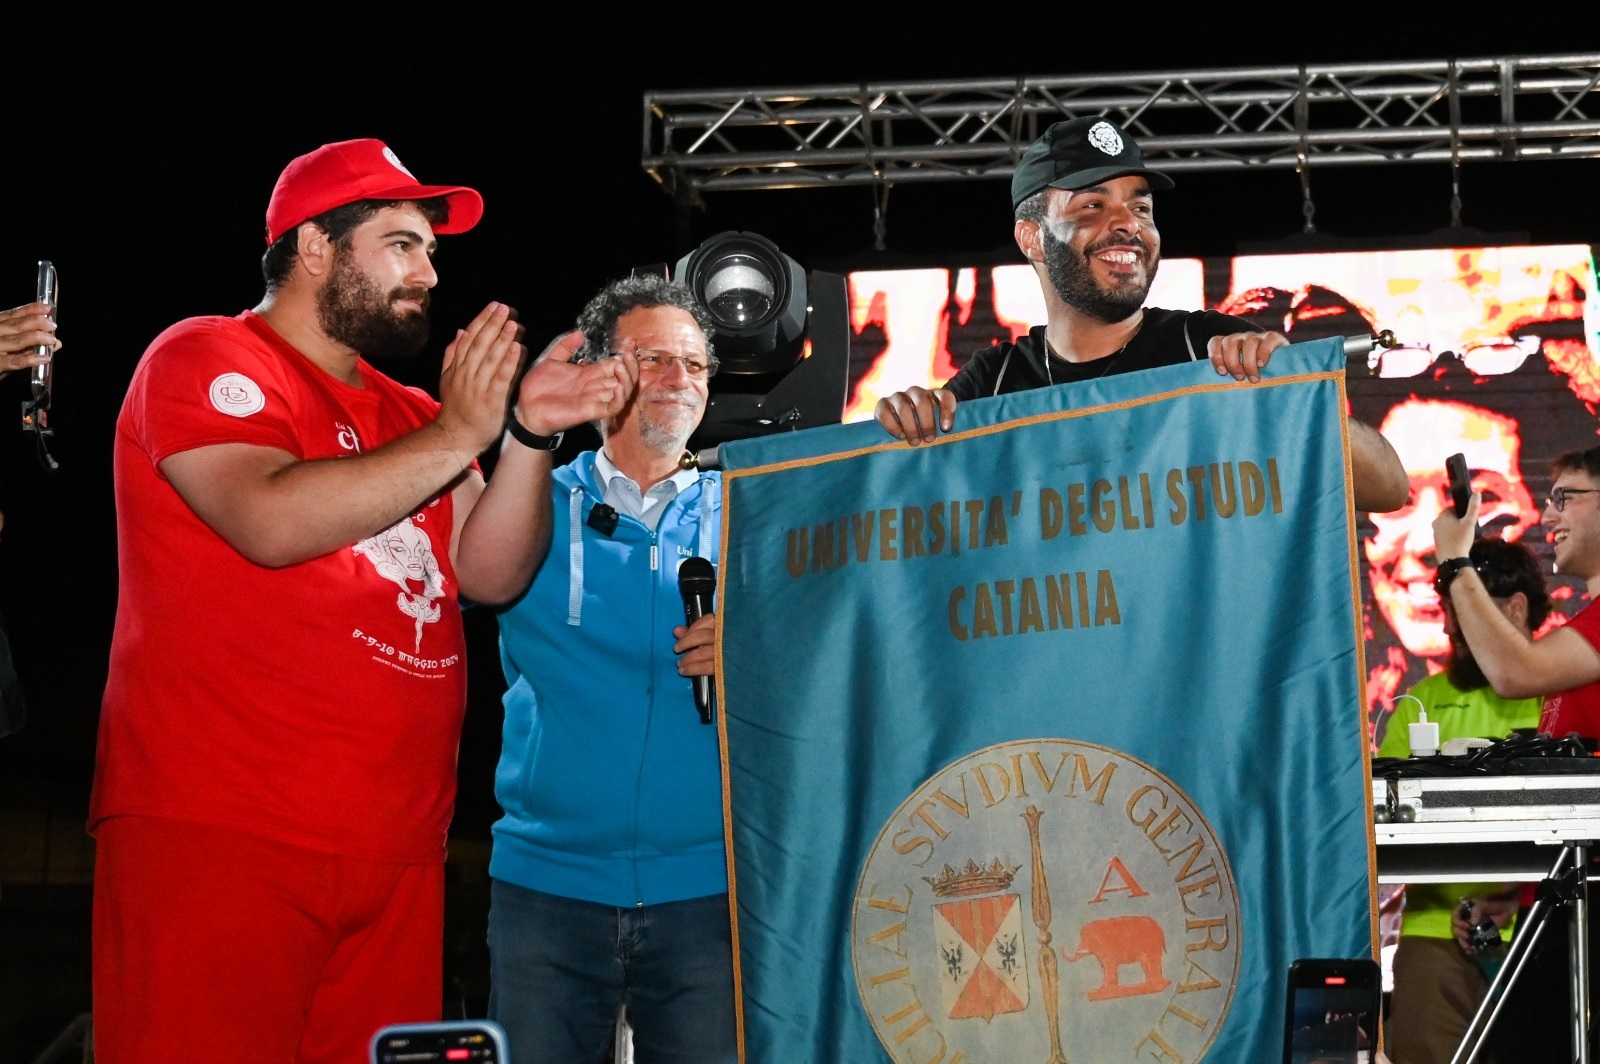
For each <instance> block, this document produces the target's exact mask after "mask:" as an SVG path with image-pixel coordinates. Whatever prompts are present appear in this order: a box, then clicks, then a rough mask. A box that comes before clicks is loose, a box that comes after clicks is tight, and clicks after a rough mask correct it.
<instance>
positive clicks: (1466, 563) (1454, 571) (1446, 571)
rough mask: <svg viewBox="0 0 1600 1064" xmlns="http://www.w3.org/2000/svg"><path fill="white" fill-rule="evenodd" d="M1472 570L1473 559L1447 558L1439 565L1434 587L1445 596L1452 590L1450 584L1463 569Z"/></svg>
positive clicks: (1434, 576)
mask: <svg viewBox="0 0 1600 1064" xmlns="http://www.w3.org/2000/svg"><path fill="white" fill-rule="evenodd" d="M1470 568H1472V559H1471V558H1466V557H1462V558H1446V559H1445V560H1444V561H1442V562H1440V563H1439V566H1438V568H1437V569H1435V570H1434V574H1433V586H1434V587H1435V588H1436V589H1437V590H1438V592H1439V594H1441V595H1443V594H1445V593H1446V592H1447V591H1449V590H1450V584H1451V583H1452V582H1453V581H1454V580H1455V578H1456V576H1457V575H1458V574H1459V573H1460V572H1461V570H1463V569H1470Z"/></svg>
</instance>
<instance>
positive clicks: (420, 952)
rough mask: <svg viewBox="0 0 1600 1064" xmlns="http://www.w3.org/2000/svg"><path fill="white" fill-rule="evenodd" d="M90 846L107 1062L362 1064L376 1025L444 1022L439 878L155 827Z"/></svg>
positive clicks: (200, 831)
mask: <svg viewBox="0 0 1600 1064" xmlns="http://www.w3.org/2000/svg"><path fill="white" fill-rule="evenodd" d="M95 837H96V840H97V843H98V845H97V853H96V859H95V877H94V1042H95V1058H96V1060H98V1061H100V1062H101V1064H172V1062H174V1061H181V1060H217V1061H228V1064H365V1062H366V1060H367V1043H368V1041H369V1040H370V1039H371V1037H372V1034H373V1032H374V1031H376V1030H377V1029H378V1028H379V1027H381V1026H383V1025H385V1024H390V1023H405V1022H423V1021H427V1020H434V1019H437V1018H438V1017H439V1010H440V1003H441V998H442V994H443V938H444V871H443V866H441V865H401V864H383V863H378V862H373V861H365V860H359V859H356V858H351V857H341V856H337V855H333V854H324V853H318V852H316V851H314V850H307V849H302V848H300V847H298V846H290V845H287V844H285V843H281V842H274V841H273V840H271V839H267V838H263V837H261V836H257V835H252V834H249V833H248V832H243V831H236V830H233V829H230V828H220V827H210V826H207V825H204V824H191V823H186V822H183V821H175V820H161V819H157V818H153V817H140V816H123V817H113V818H111V819H109V820H106V821H103V822H102V823H101V824H100V825H99V826H98V827H97V829H96V831H95Z"/></svg>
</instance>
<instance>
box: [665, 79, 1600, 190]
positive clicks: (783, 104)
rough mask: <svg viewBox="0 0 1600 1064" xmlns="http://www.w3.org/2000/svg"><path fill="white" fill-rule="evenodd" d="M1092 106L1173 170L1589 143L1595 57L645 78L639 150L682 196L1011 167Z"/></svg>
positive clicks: (887, 181)
mask: <svg viewBox="0 0 1600 1064" xmlns="http://www.w3.org/2000/svg"><path fill="white" fill-rule="evenodd" d="M1589 112H1592V113H1593V117H1591V114H1590V113H1589ZM1098 114H1105V115H1109V116H1111V117H1113V118H1115V119H1116V120H1117V121H1119V122H1120V123H1122V124H1123V125H1124V126H1125V127H1126V128H1127V129H1129V130H1130V131H1131V132H1132V133H1133V134H1134V135H1135V136H1136V137H1137V138H1138V139H1139V143H1140V145H1141V146H1142V147H1143V148H1144V152H1145V159H1146V161H1147V162H1149V163H1150V164H1152V165H1153V166H1155V167H1157V168H1159V169H1162V170H1168V171H1174V172H1176V171H1198V170H1238V169H1251V168H1255V169H1267V170H1276V169H1296V168H1302V172H1305V171H1309V170H1312V169H1318V168H1322V167H1329V166H1356V165H1376V164H1387V163H1438V162H1444V163H1452V164H1454V165H1459V164H1460V163H1461V162H1464V161H1473V160H1511V159H1555V158H1590V157H1593V156H1596V155H1600V55H1595V54H1588V55H1541V56H1513V57H1507V58H1500V59H1459V60H1434V61H1428V62H1385V63H1339V64H1328V65H1317V66H1264V67H1250V68H1242V69H1236V70H1216V69H1212V70H1205V69H1202V70H1189V71H1178V72H1171V73H1147V74H1085V75H1076V76H1069V77H1052V78H1020V79H1015V80H1004V79H983V80H970V81H907V82H885V83H882V84H859V85H816V86H799V87H794V88H778V89H728V90H721V91H675V92H649V93H646V94H645V97H644V150H643V157H642V163H643V166H644V169H645V170H646V171H647V172H648V173H649V174H650V175H651V176H652V177H654V178H655V179H656V180H657V181H659V182H660V183H661V185H662V186H663V187H664V188H665V189H666V190H667V191H668V192H669V193H672V194H673V195H676V196H683V197H686V198H689V199H695V198H698V197H699V195H700V194H701V193H704V192H708V191H720V190H733V189H776V188H827V187H832V186H841V185H882V186H888V185H896V184H906V183H910V182H922V181H969V180H974V179H979V178H1003V177H1009V176H1010V174H1011V171H1012V168H1013V166H1014V165H1015V162H1016V160H1017V158H1018V156H1019V155H1020V154H1021V152H1022V151H1023V149H1024V148H1026V147H1027V145H1028V143H1029V142H1030V141H1032V140H1033V139H1034V138H1035V137H1037V136H1038V135H1039V133H1040V132H1041V131H1042V130H1043V129H1044V128H1045V127H1046V126H1047V125H1049V124H1050V123H1051V122H1054V121H1057V120H1059V119H1063V118H1072V117H1076V116H1079V115H1098Z"/></svg>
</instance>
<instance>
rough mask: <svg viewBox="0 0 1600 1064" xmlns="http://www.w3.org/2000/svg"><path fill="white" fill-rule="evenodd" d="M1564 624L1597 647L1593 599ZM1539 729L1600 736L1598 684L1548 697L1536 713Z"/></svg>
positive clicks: (1599, 620) (1599, 624)
mask: <svg viewBox="0 0 1600 1064" xmlns="http://www.w3.org/2000/svg"><path fill="white" fill-rule="evenodd" d="M1567 627H1568V628H1570V629H1572V630H1573V631H1574V632H1577V633H1578V634H1579V635H1581V636H1583V638H1585V639H1587V640H1588V641H1589V645H1590V646H1592V647H1594V648H1596V649H1597V650H1600V610H1597V609H1595V604H1594V603H1593V602H1591V603H1589V605H1587V606H1585V607H1584V608H1583V609H1581V610H1579V611H1578V613H1577V615H1576V616H1575V617H1573V618H1572V620H1570V621H1568V622H1567ZM1539 730H1540V731H1541V732H1543V733H1544V734H1546V735H1555V736H1562V735H1566V734H1567V733H1568V732H1577V733H1578V734H1579V735H1582V736H1585V737H1586V738H1590V739H1593V738H1600V683H1588V684H1584V685H1583V686H1582V687H1574V688H1573V689H1572V690H1570V691H1562V692H1561V693H1560V694H1556V695H1550V696H1549V697H1547V698H1546V699H1545V700H1544V711H1543V712H1542V713H1541V714H1540V715H1539Z"/></svg>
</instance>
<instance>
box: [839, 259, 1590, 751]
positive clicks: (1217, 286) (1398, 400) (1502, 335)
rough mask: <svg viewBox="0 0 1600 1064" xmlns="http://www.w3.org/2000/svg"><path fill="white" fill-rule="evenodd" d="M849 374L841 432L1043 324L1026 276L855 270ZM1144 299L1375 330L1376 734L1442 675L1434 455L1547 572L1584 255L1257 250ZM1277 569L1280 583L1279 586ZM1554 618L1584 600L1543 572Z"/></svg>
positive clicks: (1369, 622)
mask: <svg viewBox="0 0 1600 1064" xmlns="http://www.w3.org/2000/svg"><path fill="white" fill-rule="evenodd" d="M849 285H850V326H851V335H852V339H851V380H850V393H849V400H848V405H847V408H846V412H845V418H846V420H862V419H865V418H869V417H871V416H872V410H873V407H874V406H875V405H876V403H877V401H878V399H879V397H880V396H882V395H884V394H887V393H889V392H893V391H895V390H898V389H901V388H905V387H907V386H909V385H912V384H920V385H923V386H932V385H935V384H939V383H942V382H943V381H945V380H946V379H948V378H949V377H950V376H951V375H952V374H954V373H955V371H956V370H957V369H959V368H960V367H961V366H962V365H964V364H965V362H966V360H967V359H968V358H970V357H971V354H972V352H973V351H974V350H976V349H978V348H980V347H983V346H985V345H988V344H993V343H996V342H999V341H1000V340H1002V339H1010V338H1014V337H1016V336H1018V335H1020V334H1021V333H1023V332H1025V331H1026V330H1027V329H1028V328H1029V327H1030V326H1032V325H1035V324H1040V323H1042V322H1043V320H1044V307H1043V301H1042V297H1041V296H1040V292H1039V285H1038V281H1037V280H1036V278H1035V276H1034V273H1033V270H1032V268H1031V267H1029V266H1027V265H1022V264H1018V265H1007V266H998V267H960V266H952V267H950V268H941V269H915V270H878V271H861V272H857V273H852V274H850V275H849ZM1149 304H1150V305H1152V306H1165V307H1175V308H1179V309H1200V308H1210V309H1215V310H1220V311H1223V312H1225V313H1230V314H1235V315H1238V316H1240V317H1243V318H1247V319H1249V320H1250V321H1252V322H1254V323H1256V324H1258V325H1261V326H1263V327H1266V328H1271V329H1276V330H1278V331H1281V332H1285V333H1287V334H1288V336H1289V337H1290V339H1292V340H1310V339H1317V338H1319V337H1323V336H1330V335H1359V334H1363V333H1371V332H1375V331H1377V330H1379V329H1391V330H1393V331H1394V333H1395V334H1396V338H1397V340H1398V341H1399V344H1398V346H1397V347H1395V348H1394V349H1392V350H1389V351H1386V352H1383V353H1382V354H1381V355H1380V356H1379V357H1377V358H1372V359H1369V358H1366V357H1362V358H1358V359H1353V360H1352V361H1351V363H1350V366H1349V376H1348V383H1349V395H1350V403H1351V411H1352V414H1353V416H1355V417H1356V418H1358V419H1359V420H1361V421H1364V422H1366V423H1367V424H1369V425H1373V426H1376V427H1378V428H1379V429H1381V430H1382V431H1383V433H1384V434H1385V436H1387V437H1388V439H1389V440H1390V442H1391V443H1392V444H1393V445H1394V447H1395V449H1396V450H1397V451H1398V452H1399V454H1400V457H1401V460H1402V462H1403V463H1404V465H1405V467H1406V469H1407V471H1408V473H1410V475H1411V498H1410V501H1409V503H1408V505H1407V506H1406V507H1405V508H1404V509H1402V510H1400V511H1397V512H1395V513H1391V514H1379V515H1375V516H1370V517H1369V516H1367V515H1362V517H1361V520H1360V522H1359V524H1358V528H1357V536H1358V538H1359V551H1360V556H1361V560H1362V596H1363V616H1364V619H1365V624H1366V633H1367V645H1366V663H1367V669H1368V677H1367V679H1368V684H1367V699H1368V707H1367V708H1368V710H1369V712H1370V713H1371V715H1372V719H1373V723H1374V725H1375V731H1374V742H1376V741H1378V740H1379V739H1380V738H1381V735H1382V726H1383V723H1384V718H1385V716H1386V714H1387V709H1388V707H1389V706H1390V704H1391V703H1392V702H1393V700H1394V698H1395V696H1396V695H1398V694H1401V693H1404V691H1405V690H1406V689H1408V688H1409V687H1410V686H1411V685H1412V684H1414V683H1416V682H1417V681H1418V680H1421V679H1422V678H1423V677H1424V676H1426V675H1428V674H1429V673H1432V672H1437V671H1438V670H1439V669H1441V668H1443V667H1444V661H1445V655H1446V652H1447V650H1448V641H1447V639H1446V638H1445V635H1444V628H1443V613H1442V610H1441V608H1440V605H1439V598H1438V596H1437V595H1436V594H1435V593H1434V590H1433V572H1434V561H1435V559H1434V557H1433V554H1432V550H1433V534H1432V528H1431V524H1432V521H1433V517H1434V515H1435V514H1436V513H1438V512H1439V509H1440V508H1441V507H1442V506H1443V505H1444V504H1445V500H1446V499H1447V498H1448V491H1447V489H1446V487H1445V475H1444V460H1445V457H1446V456H1447V455H1449V454H1452V453H1454V452H1456V451H1461V452H1463V453H1465V454H1466V456H1467V461H1468V465H1469V467H1470V468H1471V469H1472V473H1473V483H1474V486H1475V487H1476V488H1477V489H1478V490H1480V491H1482V492H1483V493H1484V504H1483V514H1484V517H1483V521H1484V524H1485V525H1486V527H1487V528H1488V529H1489V530H1490V531H1493V532H1497V533H1499V534H1501V535H1503V536H1505V537H1506V538H1508V539H1523V540H1524V541H1525V542H1527V543H1528V545H1529V546H1530V547H1531V548H1533V550H1534V551H1535V553H1537V554H1538V555H1539V556H1540V558H1541V559H1542V560H1543V561H1544V562H1545V563H1546V564H1547V565H1548V563H1549V561H1550V550H1549V546H1548V544H1547V543H1546V542H1545V539H1544V529H1543V528H1542V526H1541V525H1540V524H1539V512H1540V508H1541V506H1542V505H1543V500H1544V498H1545V496H1546V495H1547V494H1548V492H1549V490H1550V473H1549V466H1550V462H1551V460H1552V459H1553V458H1554V457H1555V456H1556V455H1558V454H1560V453H1562V452H1563V451H1567V450H1572V449H1576V448H1583V447H1589V446H1592V445H1594V444H1595V443H1596V442H1600V441H1597V440H1596V436H1597V434H1600V427H1597V421H1596V416H1595V415H1596V406H1597V403H1600V363H1597V361H1596V351H1597V350H1600V342H1597V341H1600V301H1597V299H1596V296H1595V271H1594V260H1593V256H1592V254H1591V249H1590V248H1589V247H1588V246H1585V245H1560V246H1544V247H1492V248H1434V249H1425V250H1410V251H1382V252H1378V251H1373V252H1330V253H1320V254H1296V255H1255V256H1241V257H1237V258H1233V259H1204V260H1201V259H1178V260H1167V261H1163V262H1162V263H1161V268H1160V272H1159V274H1158V275H1157V278H1156V282H1155V286H1154V288H1153V289H1152V290H1151V294H1150V298H1149ZM1286 575H1289V574H1286ZM1553 593H1554V595H1555V597H1556V606H1557V610H1558V611H1559V612H1558V613H1557V615H1556V616H1555V617H1553V618H1552V620H1551V623H1553V624H1556V623H1561V622H1562V621H1563V620H1564V619H1565V617H1566V616H1567V615H1570V614H1571V613H1572V612H1574V611H1575V610H1576V609H1577V608H1578V607H1579V606H1580V605H1581V604H1582V599H1581V594H1582V589H1581V586H1578V585H1576V584H1575V583H1574V582H1564V581H1562V579H1561V578H1560V577H1559V576H1557V577H1554V578H1553Z"/></svg>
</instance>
